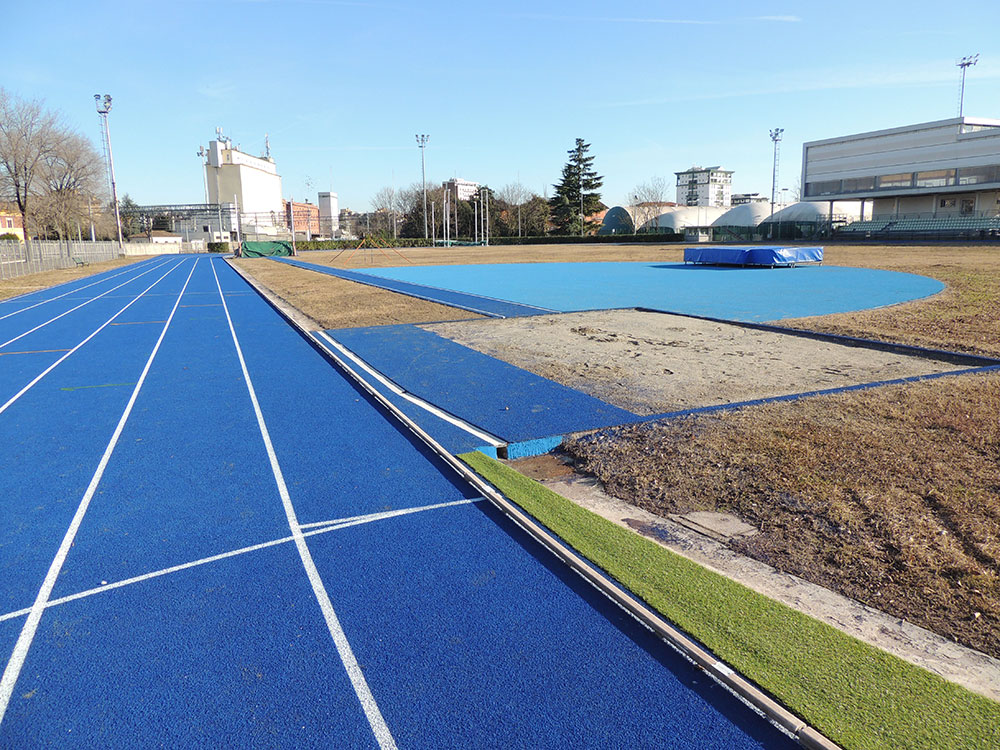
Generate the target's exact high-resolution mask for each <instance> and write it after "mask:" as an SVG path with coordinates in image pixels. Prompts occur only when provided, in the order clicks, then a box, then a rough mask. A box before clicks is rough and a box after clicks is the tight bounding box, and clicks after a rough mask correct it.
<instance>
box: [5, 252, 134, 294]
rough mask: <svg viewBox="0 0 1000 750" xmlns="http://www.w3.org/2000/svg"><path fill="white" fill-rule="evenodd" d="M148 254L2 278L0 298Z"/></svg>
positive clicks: (51, 284) (88, 274)
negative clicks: (13, 277)
mask: <svg viewBox="0 0 1000 750" xmlns="http://www.w3.org/2000/svg"><path fill="white" fill-rule="evenodd" d="M149 257H150V256H148V255H130V256H128V257H127V258H116V259H115V260H106V261H101V262H100V263H91V264H90V265H87V266H82V267H81V266H78V267H74V268H64V269H61V270H58V271H41V272H39V273H32V274H29V275H27V276H19V277H18V278H16V279H4V280H3V281H0V299H10V298H11V297H17V296H19V295H21V294H30V293H31V292H37V291H38V290H39V289H48V288H49V287H50V286H55V285H56V284H64V283H66V282H67V281H73V279H82V278H83V277H84V276H93V275H94V274H95V273H100V272H101V271H107V270H109V269H112V268H118V267H119V266H128V265H131V264H132V263H138V262H139V261H140V260H147V259H148V258H149Z"/></svg>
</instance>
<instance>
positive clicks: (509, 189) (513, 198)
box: [497, 182, 532, 237]
mask: <svg viewBox="0 0 1000 750" xmlns="http://www.w3.org/2000/svg"><path fill="white" fill-rule="evenodd" d="M497 196H498V197H499V198H500V200H502V201H503V202H504V203H506V204H507V205H508V206H509V207H510V210H511V211H515V210H516V211H517V236H518V237H520V236H522V226H523V222H522V220H521V219H522V216H521V214H522V211H523V207H524V204H525V203H527V202H528V200H529V199H530V198H531V197H532V194H531V191H530V190H528V188H526V187H525V186H524V185H522V184H521V183H520V182H511V183H509V184H507V185H504V186H503V188H501V190H500V192H499V193H497Z"/></svg>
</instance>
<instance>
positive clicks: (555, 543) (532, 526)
mask: <svg viewBox="0 0 1000 750" xmlns="http://www.w3.org/2000/svg"><path fill="white" fill-rule="evenodd" d="M230 266H231V267H233V268H234V269H235V270H236V271H237V273H239V274H240V276H241V277H242V278H243V279H244V280H246V281H247V283H248V284H250V286H251V287H252V288H253V289H254V290H256V291H257V293H258V294H260V295H261V297H263V298H264V300H265V301H267V302H268V303H269V304H271V305H272V307H274V308H275V310H277V312H278V313H279V314H280V315H281V316H282V317H283V318H285V320H286V321H288V323H289V325H291V326H292V327H294V328H295V329H296V330H297V331H298V332H299V333H300V334H301V335H302V336H303V337H304V338H305V339H306V340H307V341H309V342H310V343H311V344H313V346H314V348H316V350H317V351H318V352H320V354H322V355H323V356H324V357H325V358H326V359H327V360H329V361H330V362H331V363H332V364H333V365H334V366H335V367H337V369H338V370H340V371H341V372H342V373H344V374H345V376H346V377H348V378H350V379H351V380H352V381H354V382H355V383H356V384H357V385H358V386H359V387H361V388H362V389H364V391H365V392H366V393H367V394H368V395H369V396H370V397H371V398H372V399H374V400H375V401H376V402H377V403H379V404H380V405H381V406H382V407H383V408H384V409H385V410H386V411H388V412H389V413H390V414H391V415H392V416H393V417H395V418H396V420H398V421H399V422H400V423H401V424H402V425H403V426H404V427H405V428H406V429H408V430H409V431H410V432H412V433H413V434H414V435H416V436H417V437H418V438H420V440H421V441H422V442H424V443H425V444H426V445H427V446H428V447H429V448H430V449H431V450H432V451H433V452H434V453H436V454H437V455H438V456H439V457H440V459H441V460H442V461H444V462H445V463H446V464H448V466H449V467H451V469H452V470H453V471H455V472H456V473H457V474H458V475H459V476H461V477H462V478H463V479H464V480H465V481H467V482H469V483H470V484H471V485H472V486H473V487H475V488H476V489H477V490H478V491H479V492H481V493H482V494H483V497H485V498H486V499H488V500H489V501H490V502H492V503H493V504H494V505H495V506H496V507H497V508H498V509H500V511H501V512H503V513H504V514H505V515H506V516H507V517H508V518H510V519H511V520H512V521H513V522H514V523H515V524H517V526H518V527H520V528H521V529H522V530H523V531H524V532H525V533H527V534H528V535H529V536H531V537H532V538H533V539H534V540H535V541H537V542H538V543H539V544H541V545H542V546H543V547H545V548H546V549H548V550H549V551H550V552H551V553H552V554H553V555H555V556H556V557H557V558H558V559H559V560H561V561H562V562H563V563H564V564H566V565H567V566H569V568H570V569H571V570H573V571H574V572H575V573H577V574H578V575H580V576H581V577H582V578H583V579H584V580H585V581H587V582H588V583H589V584H590V585H592V586H593V587H594V588H596V589H597V590H598V591H600V592H601V593H602V594H604V595H605V596H607V597H608V598H609V599H610V600H611V601H613V602H614V603H615V604H617V605H618V606H619V607H621V608H622V609H623V610H625V611H626V612H628V613H629V614H630V615H632V616H633V617H635V618H636V619H637V620H639V622H641V623H643V624H644V625H646V626H647V627H648V628H650V629H651V630H652V631H653V632H654V633H656V634H657V635H658V636H659V637H661V638H663V639H664V640H665V641H667V642H668V643H669V644H670V645H672V646H673V647H674V648H676V649H678V650H679V651H680V652H681V653H683V654H684V655H685V656H687V657H688V658H689V659H691V660H692V661H693V662H694V663H695V664H697V665H698V666H700V667H701V668H703V669H704V670H705V671H706V672H708V673H709V674H710V675H711V676H712V677H713V678H714V679H715V680H717V681H718V682H720V683H721V684H723V685H725V686H726V687H727V688H729V689H730V690H732V691H733V692H734V693H736V694H737V695H738V696H740V697H741V698H742V699H744V700H745V701H747V703H749V704H750V705H752V706H753V707H754V708H756V709H757V710H759V711H760V712H761V713H762V714H764V715H765V716H766V717H768V718H769V719H770V720H771V721H773V722H774V723H775V724H777V725H778V726H779V727H781V728H783V729H784V730H785V731H787V732H789V733H790V734H791V735H792V736H793V737H794V738H795V739H796V740H797V741H798V742H799V744H801V745H802V746H803V747H806V748H810V749H811V750H841V749H840V746H839V745H837V744H836V743H834V742H833V741H832V740H830V739H829V738H827V737H826V736H825V735H823V734H821V733H820V732H819V731H817V730H816V729H814V728H813V727H811V726H809V725H808V724H806V723H805V722H804V721H803V720H802V719H800V718H799V717H798V716H796V715H795V714H793V713H792V712H791V711H789V710H788V709H787V708H785V707H784V706H782V705H781V704H779V703H778V702H777V701H775V700H774V699H773V698H771V697H770V696H768V695H767V694H766V693H765V692H764V691H763V690H761V689H760V688H759V687H757V686H756V685H755V684H754V683H752V682H751V681H750V680H748V679H747V678H745V677H743V676H742V675H740V674H739V673H737V672H736V671H735V670H734V669H732V668H731V667H730V666H728V665H727V664H725V663H723V662H722V661H720V660H719V659H717V658H715V656H714V655H712V654H711V653H710V652H709V651H707V650H706V649H704V648H702V647H701V646H700V645H699V644H697V643H696V642H695V641H694V640H692V639H691V638H689V637H688V636H687V635H686V634H685V633H683V632H681V631H680V630H679V629H677V628H675V627H674V626H673V625H671V624H670V623H668V622H667V621H666V620H664V619H663V618H662V617H661V616H660V615H659V614H658V613H656V612H654V611H652V610H650V609H649V608H648V607H645V606H643V605H642V604H640V603H639V602H637V601H636V600H635V599H633V598H632V597H631V596H629V595H628V594H626V593H625V592H624V591H622V590H621V589H620V588H618V587H617V586H615V585H614V584H612V583H611V582H610V581H609V580H608V579H607V578H605V577H604V575H603V574H601V573H600V572H599V571H598V569H596V568H595V567H593V566H592V565H591V564H590V563H589V562H587V561H586V560H585V559H584V558H582V557H580V556H579V555H578V554H577V553H576V552H575V551H573V550H571V549H569V548H568V547H567V546H566V545H565V544H564V543H563V542H562V540H561V539H559V538H558V537H556V536H555V535H553V534H551V533H550V532H549V531H548V530H547V529H545V528H544V527H542V526H541V525H540V524H539V523H538V522H537V521H536V520H535V519H534V518H533V517H531V516H529V515H528V514H527V513H525V512H524V511H523V510H521V509H520V507H519V506H517V505H516V504H515V503H514V502H513V501H511V500H509V499H508V498H507V497H506V496H505V495H504V494H503V493H501V492H500V491H499V490H498V489H497V488H496V487H494V486H493V485H492V484H490V483H488V482H487V481H486V480H484V479H483V478H482V477H480V476H479V474H477V473H476V472H474V471H473V470H472V469H471V468H470V467H469V466H467V465H466V464H465V463H463V462H462V461H460V460H459V459H457V458H456V457H455V456H453V455H451V454H450V453H448V451H446V450H445V449H444V448H443V447H442V446H440V445H439V444H438V443H437V441H435V440H434V438H432V437H431V436H430V435H429V434H427V433H426V432H425V431H424V430H423V429H422V428H421V427H420V426H419V425H418V424H417V423H416V422H413V421H412V420H411V419H409V418H408V417H407V416H406V415H405V414H403V413H402V412H401V411H399V410H398V409H397V408H396V407H395V406H394V405H393V404H392V403H391V402H389V401H388V400H387V399H385V398H384V397H383V396H382V395H381V394H380V393H378V392H377V391H376V390H374V389H373V388H372V387H371V386H369V385H368V383H367V382H365V381H364V380H362V379H361V378H359V377H357V376H356V375H355V374H354V373H353V371H352V370H351V369H350V368H349V367H347V366H346V365H345V364H344V363H343V362H342V361H341V360H340V358H339V357H337V356H336V355H334V354H333V353H332V352H330V351H329V350H328V349H326V348H325V347H324V346H322V345H321V343H320V342H319V340H318V339H317V338H316V337H315V336H314V334H313V333H312V332H310V331H309V330H307V329H306V328H304V327H303V326H301V325H300V324H299V323H298V322H297V320H296V318H297V317H299V316H298V315H295V316H293V315H291V314H287V313H286V309H287V305H285V304H284V303H279V302H276V301H274V300H272V298H271V295H270V294H268V293H267V291H265V290H262V289H261V288H260V287H259V286H258V284H257V283H256V280H254V279H252V278H249V277H248V276H247V275H245V274H243V273H241V272H240V270H239V269H237V268H236V267H235V266H233V264H232V263H230ZM283 308H285V309H283Z"/></svg>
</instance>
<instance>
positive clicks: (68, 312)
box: [0, 261, 167, 349]
mask: <svg viewBox="0 0 1000 750" xmlns="http://www.w3.org/2000/svg"><path fill="white" fill-rule="evenodd" d="M166 263H167V261H164V262H163V263H161V264H160V265H158V266H153V267H152V268H150V269H149V270H147V271H143V272H142V273H140V274H136V275H135V276H133V277H132V278H131V279H129V280H128V281H123V282H122V283H121V284H119V285H118V286H116V287H112V288H111V289H109V290H108V291H106V292H104V293H102V294H98V295H97V296H96V297H91V298H90V299H88V300H86V301H84V302H81V303H80V304H79V305H77V306H76V307H71V308H70V309H69V310H67V311H66V312H64V313H60V314H59V315H56V316H55V317H54V318H49V319H48V320H46V321H45V322H44V323H39V324H38V325H37V326H35V327H34V328H32V329H31V330H30V331H25V332H24V333H22V334H21V335H19V336H15V337H14V338H12V339H10V340H9V341H4V342H3V343H2V344H0V349H3V348H4V347H5V346H7V344H13V343H14V342H15V341H17V340H18V339H23V338H24V337H25V336H27V335H28V334H29V333H34V332H35V331H37V330H38V329H39V328H44V327H45V326H47V325H48V324H49V323H54V322H55V321H57V320H59V318H62V317H65V316H67V315H69V314H70V313H71V312H74V311H76V310H79V309H80V308H81V307H83V306H84V305H89V304H90V303H91V302H93V301H94V300H99V299H100V298H101V297H103V296H104V295H105V294H111V292H113V291H115V289H121V288H122V287H123V286H125V285H126V284H131V283H132V282H133V281H135V280H136V279H138V278H139V277H140V276H145V275H146V274H147V273H152V272H153V271H155V270H156V269H157V268H160V267H161V266H163V265H165V264H166Z"/></svg>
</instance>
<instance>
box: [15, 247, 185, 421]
mask: <svg viewBox="0 0 1000 750" xmlns="http://www.w3.org/2000/svg"><path fill="white" fill-rule="evenodd" d="M182 262H183V261H182ZM197 262H198V261H197V260H196V261H195V263H197ZM179 265H181V264H180V263H176V264H174V265H173V266H171V267H170V269H169V270H168V271H167V272H166V273H165V274H163V275H162V276H160V278H158V279H157V280H156V281H154V282H153V283H152V284H150V285H149V286H147V287H146V288H145V289H144V290H142V291H141V292H139V294H138V296H136V297H133V298H132V301H131V302H129V303H128V304H127V305H125V307H123V308H122V309H121V310H119V311H118V312H116V313H115V314H114V315H112V316H111V317H110V318H108V319H107V320H106V321H104V322H103V323H102V324H101V325H100V326H98V328H97V329H96V330H95V331H94V332H93V333H91V334H90V335H89V336H87V338H85V339H84V340H83V341H81V342H80V343H79V344H77V345H76V346H74V347H73V348H72V349H70V350H69V351H68V352H66V353H65V354H64V355H62V356H61V357H60V358H59V359H57V360H56V361H55V362H53V363H52V364H51V365H49V366H48V367H46V368H45V369H44V370H42V371H41V372H40V373H39V374H38V375H36V376H35V377H34V378H33V379H32V380H31V382H30V383H28V384H27V385H26V386H24V388H22V389H21V390H19V391H18V392H17V393H15V394H14V395H13V396H11V397H10V398H9V399H7V402H6V403H4V404H3V405H2V406H0V414H3V413H4V412H5V411H7V409H9V408H10V406H11V404H13V403H14V402H15V401H17V400H18V399H19V398H21V396H23V395H24V394H25V393H27V392H28V391H29V390H31V389H32V388H33V387H34V386H35V384H36V383H37V382H38V381H39V380H41V379H42V378H44V377H45V376H46V375H48V374H49V373H50V372H52V371H53V370H54V369H56V367H58V366H59V365H60V364H62V363H63V362H65V361H66V358H67V357H69V356H70V355H72V354H73V352H75V351H77V350H78V349H79V348H80V347H81V346H83V345H84V344H86V343H87V342H88V341H90V340H91V339H92V338H94V336H96V335H97V334H99V333H100V332H101V331H103V330H104V329H105V328H107V327H108V326H109V325H111V322H112V321H113V320H114V319H115V318H117V317H118V316H119V315H121V314H122V313H123V312H125V311H126V310H128V309H129V308H130V307H131V306H132V305H134V304H135V303H136V302H137V301H139V299H140V298H142V296H143V295H144V294H145V293H146V292H148V291H149V290H150V289H152V288H153V287H154V286H156V285H157V284H159V283H160V282H161V281H163V279H165V278H166V277H167V276H169V275H170V274H171V273H172V272H173V271H174V269H176V268H177V267H178V266H179ZM157 268H160V266H157ZM192 270H194V269H193V267H192Z"/></svg>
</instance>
